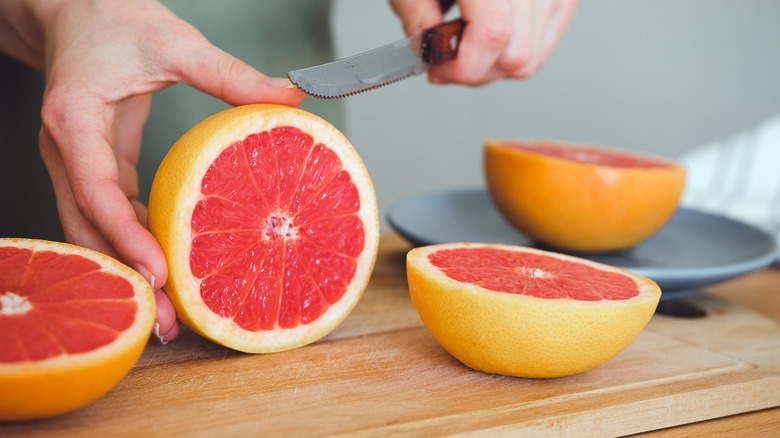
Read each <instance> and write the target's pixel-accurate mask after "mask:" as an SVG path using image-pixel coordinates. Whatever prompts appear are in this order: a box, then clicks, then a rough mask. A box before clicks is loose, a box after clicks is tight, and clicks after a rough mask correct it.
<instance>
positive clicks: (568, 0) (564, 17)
mask: <svg viewBox="0 0 780 438" xmlns="http://www.w3.org/2000/svg"><path fill="white" fill-rule="evenodd" d="M578 3H579V0H562V1H559V2H557V4H556V7H555V8H554V9H553V11H552V12H551V17H550V19H549V23H548V25H547V27H546V32H545V33H544V34H543V35H542V37H541V41H540V54H541V56H540V58H541V62H540V64H539V66H538V68H541V67H542V66H543V65H544V64H545V63H546V61H547V60H548V59H549V58H550V56H551V55H552V53H553V51H554V50H555V48H556V47H558V44H560V42H561V39H562V38H563V35H564V33H566V29H567V28H568V27H569V25H570V24H571V21H572V20H573V19H574V14H575V12H576V10H577V6H578Z"/></svg>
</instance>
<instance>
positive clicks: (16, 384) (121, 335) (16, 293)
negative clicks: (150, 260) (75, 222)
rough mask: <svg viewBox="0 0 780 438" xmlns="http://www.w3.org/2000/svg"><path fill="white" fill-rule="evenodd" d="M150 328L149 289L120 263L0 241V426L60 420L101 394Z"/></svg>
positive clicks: (40, 244)
mask: <svg viewBox="0 0 780 438" xmlns="http://www.w3.org/2000/svg"><path fill="white" fill-rule="evenodd" d="M154 318H155V301H154V294H153V292H152V288H151V286H150V285H149V284H148V283H147V282H146V280H144V278H143V277H141V275H140V274H138V273H137V272H135V271H134V270H132V269H130V268H128V267H127V266H125V265H123V264H121V263H119V262H118V261H116V260H114V259H112V258H109V257H108V256H105V255H103V254H100V253H98V252H95V251H91V250H88V249H85V248H81V247H77V246H74V245H69V244H65V243H58V242H47V241H40V240H28V239H0V421H4V420H27V419H34V418H44V417H51V416H54V415H60V414H64V413H66V412H70V411H73V410H75V409H79V408H81V407H83V406H86V405H87V404H89V403H91V402H92V401H94V400H96V399H97V398H99V397H100V396H102V395H103V394H105V393H106V392H108V390H110V389H111V388H112V387H113V386H114V385H115V384H116V383H117V382H119V380H121V379H122V377H124V376H125V374H127V372H128V371H129V370H130V368H131V367H132V366H133V364H135V362H136V361H137V360H138V357H139V356H140V355H141V352H142V351H143V349H144V347H145V346H146V343H147V341H148V339H149V333H150V332H151V328H152V324H153V323H154Z"/></svg>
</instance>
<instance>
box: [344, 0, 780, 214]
mask: <svg viewBox="0 0 780 438" xmlns="http://www.w3.org/2000/svg"><path fill="white" fill-rule="evenodd" d="M333 14H334V15H333V17H332V19H333V29H334V38H335V43H336V50H337V55H338V57H344V56H349V55H352V54H356V53H359V52H363V51H366V50H369V49H372V48H374V47H377V46H380V45H383V44H386V43H388V42H391V41H395V40H397V39H399V38H401V37H403V31H402V29H401V25H400V22H399V21H398V19H397V18H396V17H395V15H394V14H393V12H392V11H391V9H390V7H389V5H388V4H387V2H386V1H384V0H373V1H366V0H337V1H336V2H335V9H334V11H333ZM778 18H780V2H777V1H772V0H745V1H739V2H736V1H733V0H707V1H705V0H688V1H685V2H680V1H674V0H652V1H651V0H635V1H631V2H614V1H604V0H585V1H581V2H580V6H579V9H578V12H577V14H576V16H575V18H574V21H573V22H572V25H571V27H570V28H569V30H568V32H567V33H566V35H565V36H564V38H563V41H562V42H561V44H560V46H559V47H558V49H557V51H556V52H555V53H554V54H553V56H552V58H551V59H550V60H549V62H548V63H547V65H546V66H545V67H544V68H543V69H542V70H541V72H539V73H537V75H536V76H534V77H533V78H531V79H529V80H526V81H512V82H508V81H504V82H500V83H496V84H492V85H489V86H485V87H481V88H468V87H461V86H433V85H429V84H428V83H427V81H426V79H425V78H423V77H416V78H410V79H406V80H404V81H401V82H398V83H396V84H393V85H392V86H388V87H384V88H381V89H378V90H375V91H372V92H369V93H364V94H360V95H357V96H354V97H350V98H348V99H345V100H344V101H343V103H344V105H345V108H346V120H345V133H346V135H347V137H348V138H349V139H350V141H351V142H352V143H353V145H354V146H355V147H356V149H357V150H358V151H359V152H360V154H361V156H362V157H363V159H364V161H365V163H366V166H367V167H368V170H369V172H370V174H371V176H372V178H373V181H374V186H375V189H376V191H377V198H378V202H379V207H380V217H381V220H382V226H383V227H384V228H385V229H386V228H387V222H386V214H387V209H388V208H389V207H390V206H391V205H393V204H394V203H396V202H398V201H400V200H402V199H404V198H405V197H408V196H411V195H415V194H419V193H426V192H432V191H438V190H449V189H457V188H473V187H482V186H483V184H484V183H483V175H482V163H481V161H482V144H483V141H484V140H485V139H486V138H490V137H502V138H537V139H560V140H570V141H582V142H590V143H597V144H601V145H605V146H610V147H616V148H623V149H628V150H635V151H642V152H649V153H654V154H658V155H663V156H667V157H672V158H676V157H679V156H680V155H682V154H683V153H685V152H687V151H689V150H690V149H691V148H694V147H697V146H700V145H703V144H707V143H712V142H715V141H718V140H721V139H727V138H729V137H730V136H733V135H735V134H736V133H737V132H739V131H742V130H745V129H749V128H751V127H754V126H756V125H758V124H759V123H761V122H762V121H764V120H766V119H768V118H770V117H772V116H773V115H775V114H777V113H780V50H778V46H780V26H778ZM778 148H780V145H778ZM778 168H780V163H778Z"/></svg>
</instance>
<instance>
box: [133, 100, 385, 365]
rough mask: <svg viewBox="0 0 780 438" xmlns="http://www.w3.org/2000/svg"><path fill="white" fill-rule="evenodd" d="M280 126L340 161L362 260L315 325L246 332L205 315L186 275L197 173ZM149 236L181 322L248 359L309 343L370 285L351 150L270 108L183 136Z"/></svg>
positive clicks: (299, 117)
mask: <svg viewBox="0 0 780 438" xmlns="http://www.w3.org/2000/svg"><path fill="white" fill-rule="evenodd" d="M278 126H293V127H296V128H298V129H300V130H301V131H303V132H305V133H307V134H309V135H311V136H312V137H314V141H315V143H323V144H325V145H327V146H328V147H329V148H331V149H333V150H334V151H335V152H336V153H337V154H338V156H339V157H340V158H341V161H342V164H343V166H344V168H345V169H346V170H347V171H348V172H349V173H350V176H351V177H352V181H353V182H354V184H355V186H356V187H357V188H358V191H359V195H360V212H359V216H360V218H361V220H362V221H363V227H364V230H365V244H364V248H363V256H361V258H360V259H359V263H358V267H357V270H356V272H355V275H354V278H353V281H352V282H351V284H350V286H349V288H348V290H347V292H346V293H345V294H344V296H343V297H342V298H341V299H340V300H339V301H338V302H337V303H336V304H335V305H333V306H331V307H329V308H328V310H327V311H326V312H325V313H324V314H323V315H322V316H320V318H318V319H317V320H316V321H315V322H312V323H310V324H307V325H300V326H298V327H296V328H293V329H280V328H276V329H273V330H267V331H257V332H250V331H246V330H244V329H242V328H240V327H239V326H237V325H236V324H235V323H234V322H233V320H232V319H230V318H223V317H220V316H218V315H216V314H215V313H213V312H211V311H210V310H209V309H208V308H207V307H206V305H205V304H204V303H203V300H202V299H201V297H200V286H199V282H198V281H197V280H196V279H195V278H194V277H193V275H192V273H191V270H190V265H189V261H190V244H191V241H192V235H191V227H190V222H191V218H192V213H193V209H194V207H195V205H196V204H197V202H198V200H200V199H201V196H202V195H201V193H200V187H201V180H202V179H203V175H204V174H205V173H206V170H207V169H208V167H209V166H210V165H211V163H212V162H213V161H214V160H215V159H216V158H217V156H218V155H219V154H220V153H221V152H222V151H223V150H224V149H225V148H227V147H228V146H230V145H232V144H233V143H235V142H237V141H239V140H244V139H245V138H246V137H248V136H249V135H251V134H254V133H258V132H261V131H266V130H269V129H271V128H274V127H278ZM148 223H149V230H150V231H151V232H152V234H153V235H154V236H155V237H156V238H157V240H158V241H159V243H160V245H161V246H162V248H163V251H164V252H165V255H166V258H167V259H168V282H167V284H166V285H165V291H166V293H167V295H168V297H170V299H171V301H172V302H173V305H174V307H175V308H176V314H177V316H178V317H179V319H180V320H181V321H182V322H183V323H184V324H185V325H186V326H187V327H189V328H190V329H192V330H193V331H195V332H196V333H198V334H200V335H201V336H203V337H205V338H207V339H210V340H212V341H214V342H216V343H218V344H221V345H224V346H226V347H229V348H232V349H235V350H239V351H243V352H247V353H271V352H277V351H284V350H289V349H292V348H297V347H301V346H304V345H307V344H310V343H312V342H314V341H316V340H318V339H320V338H322V337H323V336H325V335H327V334H328V333H330V332H331V331H332V330H333V329H334V328H335V327H336V326H337V325H339V324H340V323H341V322H342V321H343V320H344V319H345V318H346V317H347V315H348V314H349V313H350V312H351V311H352V309H353V308H354V307H355V305H356V304H357V302H358V301H359V299H360V297H361V296H362V294H363V291H364V290H365V288H366V285H367V284H368V280H369V277H370V275H371V272H372V270H373V267H374V262H375V260H376V253H377V249H378V245H379V219H378V213H377V205H376V195H375V193H374V188H373V185H372V183H371V179H370V177H369V175H368V171H367V170H366V168H365V166H364V165H363V161H362V160H361V158H360V156H359V155H358V154H357V152H356V151H355V149H354V148H353V147H352V145H351V144H350V143H349V141H348V140H347V139H346V138H345V137H344V135H343V134H342V133H341V132H339V131H338V130H337V129H336V128H335V127H333V126H332V125H331V124H330V123H328V122H326V121H325V120H323V119H321V118H319V117H317V116H315V115H313V114H311V113H309V112H306V111H303V110H300V109H297V108H293V107H288V106H283V105H273V104H257V105H245V106H240V107H235V108H231V109H228V110H225V111H222V112H220V113H217V114H214V115H213V116H211V117H208V118H207V119H205V120H203V121H202V122H200V123H199V124H197V125H196V126H194V127H193V128H192V129H191V130H189V131H188V132H187V133H185V134H184V135H183V136H182V137H181V138H180V139H179V140H178V141H177V142H176V144H174V145H173V147H172V148H171V150H170V151H169V152H168V154H167V155H166V157H165V159H164V160H163V162H162V163H161V164H160V167H159V169H158V171H157V174H156V176H155V179H154V182H153V184H152V190H151V194H150V197H149V215H148Z"/></svg>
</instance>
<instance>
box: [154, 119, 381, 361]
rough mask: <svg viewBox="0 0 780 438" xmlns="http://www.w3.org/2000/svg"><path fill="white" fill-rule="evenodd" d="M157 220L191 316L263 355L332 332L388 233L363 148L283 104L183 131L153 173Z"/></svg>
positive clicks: (177, 292) (219, 336)
mask: <svg viewBox="0 0 780 438" xmlns="http://www.w3.org/2000/svg"><path fill="white" fill-rule="evenodd" d="M181 175H187V178H182V177H181ZM149 228H150V230H151V231H152V233H153V234H154V235H155V237H156V238H157V239H158V241H159V242H160V244H161V245H162V247H163V249H164V251H165V253H166V256H167V258H168V262H169V281H168V284H167V285H166V287H165V290H166V292H167V293H168V295H169V296H170V297H171V300H172V301H173V303H174V306H175V307H176V309H177V314H178V315H179V316H180V318H181V319H182V321H183V322H184V323H185V324H187V325H188V326H189V327H190V328H192V329H193V330H195V331H196V332H198V333H200V334H201V335H203V336H205V337H207V338H209V339H211V340H213V341H215V342H218V343H220V344H222V345H225V346H228V347H231V348H234V349H237V350H241V351H246V352H255V353H263V352H272V351H280V350H286V349H289V348H295V347H298V346H302V345H305V344H307V343H310V342H313V341H314V340H316V339H319V338H320V337H322V336H324V335H325V334H327V333H329V332H330V331H331V330H332V329H333V328H335V326H336V325H337V324H338V323H340V322H341V321H342V320H343V319H344V318H345V317H346V316H347V314H348V313H349V312H350V311H351V309H352V308H353V307H354V305H355V304H356V303H357V300H358V299H359V298H360V296H361V295H362V292H363V290H364V289H365V286H366V284H367V282H368V277H369V275H370V272H371V270H372V269H373V264H374V260H375V258H376V251H377V245H378V236H379V225H378V217H377V210H376V197H375V195H374V191H373V186H372V185H371V180H370V178H369V176H368V173H367V171H366V169H365V167H364V166H363V163H362V161H361V160H360V157H359V156H358V155H357V153H356V152H355V150H354V149H353V148H352V146H351V145H350V144H349V142H348V141H347V140H346V138H344V136H343V135H341V133H339V132H338V131H337V130H336V129H335V128H334V127H333V126H331V125H330V124H328V123H327V122H325V121H324V120H322V119H320V118H318V117H316V116H314V115H312V114H310V113H307V112H305V111H302V110H299V109H297V108H291V107H286V106H281V105H247V106H243V107H237V108H233V109H230V110H226V111H223V112H221V113H218V114H215V115H214V116H212V117H210V118H208V119H206V120H204V121H203V122H201V123H200V124H198V125H196V126H195V127H193V129H192V130H190V131H189V132H188V133H186V134H185V135H184V136H183V137H182V138H181V139H180V140H179V141H178V142H177V143H176V144H175V145H174V146H173V148H172V149H171V151H170V152H169V154H168V155H167V156H166V158H165V160H164V161H163V163H162V164H161V166H160V169H159V170H158V173H157V176H156V177H155V181H154V184H153V186H152V193H151V196H150V200H149Z"/></svg>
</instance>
